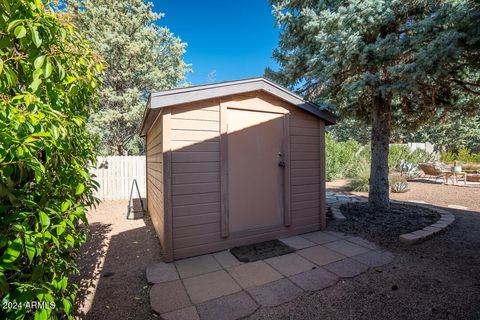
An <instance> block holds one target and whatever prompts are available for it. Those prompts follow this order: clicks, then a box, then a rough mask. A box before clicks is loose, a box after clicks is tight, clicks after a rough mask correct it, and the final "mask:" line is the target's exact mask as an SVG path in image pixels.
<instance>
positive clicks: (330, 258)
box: [297, 246, 345, 266]
mask: <svg viewBox="0 0 480 320" xmlns="http://www.w3.org/2000/svg"><path fill="white" fill-rule="evenodd" d="M297 253H298V254H299V255H301V256H302V257H304V258H306V259H307V260H310V261H311V262H313V263H315V264H318V265H319V266H323V265H326V264H329V263H332V262H335V261H338V260H342V259H344V258H345V256H344V255H342V254H340V253H338V252H336V251H333V250H331V249H328V248H326V247H324V246H316V247H311V248H307V249H303V250H300V251H297Z"/></svg>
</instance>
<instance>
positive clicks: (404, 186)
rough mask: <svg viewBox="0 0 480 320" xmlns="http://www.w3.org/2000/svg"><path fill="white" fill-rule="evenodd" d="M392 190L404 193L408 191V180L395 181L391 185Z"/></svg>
mask: <svg viewBox="0 0 480 320" xmlns="http://www.w3.org/2000/svg"><path fill="white" fill-rule="evenodd" d="M390 189H391V191H392V192H393V193H404V192H407V191H408V182H406V181H398V182H395V183H394V184H393V185H392V186H391V187H390Z"/></svg>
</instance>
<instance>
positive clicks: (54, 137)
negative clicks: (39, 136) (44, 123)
mask: <svg viewBox="0 0 480 320" xmlns="http://www.w3.org/2000/svg"><path fill="white" fill-rule="evenodd" d="M59 135H60V133H59V130H58V128H57V126H56V125H54V124H52V136H53V139H55V140H57V139H58V136H59Z"/></svg>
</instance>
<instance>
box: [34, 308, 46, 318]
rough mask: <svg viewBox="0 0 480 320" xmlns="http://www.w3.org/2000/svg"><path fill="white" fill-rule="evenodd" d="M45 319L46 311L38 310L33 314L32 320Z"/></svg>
mask: <svg viewBox="0 0 480 320" xmlns="http://www.w3.org/2000/svg"><path fill="white" fill-rule="evenodd" d="M47 319H48V314H47V309H38V310H37V311H36V312H35V318H34V320H47Z"/></svg>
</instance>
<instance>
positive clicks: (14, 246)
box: [2, 238, 23, 265]
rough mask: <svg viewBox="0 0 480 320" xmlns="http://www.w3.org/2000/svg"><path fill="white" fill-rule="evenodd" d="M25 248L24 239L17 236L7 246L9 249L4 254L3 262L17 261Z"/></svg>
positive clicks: (9, 263)
mask: <svg viewBox="0 0 480 320" xmlns="http://www.w3.org/2000/svg"><path fill="white" fill-rule="evenodd" d="M22 250H23V243H22V239H20V238H17V239H15V240H13V241H12V242H11V243H10V244H9V245H8V247H7V250H6V251H5V253H4V254H3V256H2V264H6V265H11V264H13V263H14V262H15V261H17V259H18V257H20V254H21V253H22Z"/></svg>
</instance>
